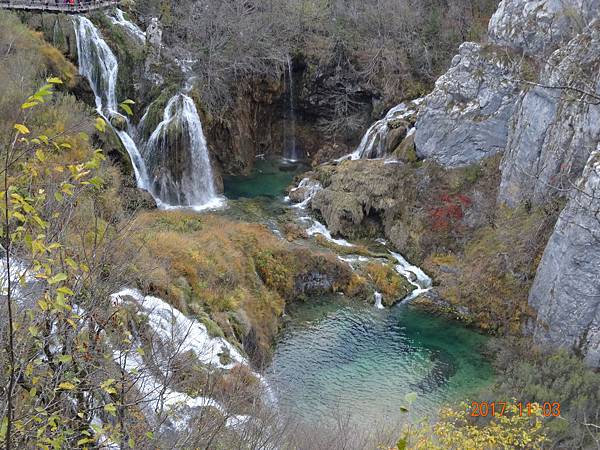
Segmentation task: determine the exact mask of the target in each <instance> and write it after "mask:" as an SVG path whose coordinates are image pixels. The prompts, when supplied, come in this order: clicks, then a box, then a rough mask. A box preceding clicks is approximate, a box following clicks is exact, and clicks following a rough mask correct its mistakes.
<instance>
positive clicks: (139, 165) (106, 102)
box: [75, 16, 148, 189]
mask: <svg viewBox="0 0 600 450" xmlns="http://www.w3.org/2000/svg"><path fill="white" fill-rule="evenodd" d="M75 32H76V36H77V54H78V55H79V73H80V74H81V75H82V76H84V77H85V78H87V79H88V81H89V82H90V86H91V87H92V90H93V91H94V96H95V97H96V109H97V110H98V113H99V114H100V115H102V116H103V117H104V118H106V119H107V122H108V123H110V119H111V118H112V117H115V116H117V117H123V116H122V115H121V114H120V113H119V111H118V102H117V76H118V74H119V63H118V62H117V58H116V57H115V55H114V53H113V52H112V50H111V49H110V47H109V46H108V44H107V43H106V42H105V41H104V39H102V36H101V35H100V32H99V31H98V29H97V28H96V27H95V26H94V24H93V23H92V22H91V21H90V20H89V19H87V18H86V17H84V16H78V17H77V18H76V19H75ZM125 119H127V118H125ZM127 128H129V121H128V120H127ZM115 132H116V133H117V134H118V135H119V137H120V139H121V142H122V143H123V146H124V147H125V149H126V150H127V153H129V157H130V158H131V163H132V165H133V170H134V172H135V178H136V181H137V185H138V187H139V188H141V189H146V187H147V185H148V176H147V173H146V165H145V163H144V159H143V158H142V155H141V154H140V152H139V150H138V148H137V145H136V144H135V141H134V140H133V139H132V138H131V136H130V135H129V133H128V132H127V131H125V130H116V129H115Z"/></svg>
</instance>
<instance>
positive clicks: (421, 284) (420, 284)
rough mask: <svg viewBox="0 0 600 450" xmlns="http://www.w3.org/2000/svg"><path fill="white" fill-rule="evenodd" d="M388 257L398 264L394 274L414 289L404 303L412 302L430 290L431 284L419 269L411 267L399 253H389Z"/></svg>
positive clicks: (429, 279)
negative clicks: (391, 257) (397, 274)
mask: <svg viewBox="0 0 600 450" xmlns="http://www.w3.org/2000/svg"><path fill="white" fill-rule="evenodd" d="M390 255H392V256H393V257H394V259H395V260H396V261H397V262H398V264H397V265H396V272H398V273H399V274H400V275H402V276H403V277H404V278H406V279H407V280H408V282H409V283H410V284H412V285H413V286H414V287H415V288H416V289H415V290H414V291H412V293H411V294H410V295H409V296H408V297H407V298H405V299H404V300H405V301H407V300H413V299H415V298H417V297H418V296H419V295H421V294H424V293H425V292H428V291H429V290H431V287H432V285H433V282H432V281H431V278H429V276H428V275H427V274H426V273H425V272H423V270H422V269H421V268H420V267H417V266H413V265H412V264H410V263H409V262H408V261H407V260H406V259H405V258H404V257H403V256H402V255H401V254H399V253H394V252H390Z"/></svg>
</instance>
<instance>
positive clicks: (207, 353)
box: [111, 289, 275, 431]
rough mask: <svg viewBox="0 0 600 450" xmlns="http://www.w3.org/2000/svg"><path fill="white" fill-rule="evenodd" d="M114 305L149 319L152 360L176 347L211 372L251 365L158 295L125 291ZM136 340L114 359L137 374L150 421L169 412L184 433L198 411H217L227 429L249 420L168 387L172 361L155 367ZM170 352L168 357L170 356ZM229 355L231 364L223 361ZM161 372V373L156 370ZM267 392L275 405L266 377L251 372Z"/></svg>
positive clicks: (174, 425)
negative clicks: (158, 413) (126, 305)
mask: <svg viewBox="0 0 600 450" xmlns="http://www.w3.org/2000/svg"><path fill="white" fill-rule="evenodd" d="M111 298H112V300H113V302H115V303H118V304H121V303H128V302H134V303H135V304H136V305H137V306H138V307H139V309H140V312H141V313H142V314H143V315H145V316H146V317H147V322H146V324H147V326H148V327H149V331H150V333H151V335H152V336H153V339H156V345H155V351H154V353H153V357H154V358H157V359H158V360H157V362H158V363H160V362H161V359H162V358H164V359H165V360H168V359H169V358H172V356H173V355H172V354H171V353H168V352H169V351H170V350H169V349H176V351H177V352H178V353H179V354H186V353H190V354H193V355H195V356H196V357H197V358H198V361H199V362H201V363H202V364H205V365H207V366H208V367H209V368H214V369H217V370H231V369H233V368H234V367H235V366H238V365H244V366H248V365H249V364H248V361H247V360H246V358H244V357H243V356H242V355H241V354H240V352H239V351H238V350H237V349H236V348H235V347H234V346H233V345H231V344H230V343H229V342H228V341H226V340H225V339H224V338H221V337H211V336H210V334H209V333H208V330H207V328H206V326H205V325H204V324H202V323H200V322H198V321H196V320H194V319H191V318H188V317H187V316H186V315H185V314H183V313H182V312H181V311H179V310H178V309H176V308H175V307H173V306H171V305H170V304H168V303H166V302H165V301H164V300H161V299H160V298H157V297H152V296H144V295H143V294H142V293H141V292H139V291H137V290H135V289H123V290H122V291H120V292H118V293H116V294H113V295H112V296H111ZM137 341H138V339H137V338H136V339H134V342H133V344H132V348H131V349H127V350H126V351H124V352H123V351H117V350H115V351H114V352H113V359H114V361H115V362H116V363H117V364H118V365H119V366H121V367H122V368H123V369H124V370H125V371H126V372H128V373H132V374H136V388H137V389H138V390H139V391H140V393H141V394H142V395H143V396H144V397H145V401H144V403H145V407H144V412H145V413H146V415H147V417H148V418H149V419H151V420H154V419H156V417H155V416H156V411H159V410H161V409H162V408H165V412H166V413H167V416H168V419H167V422H166V424H168V425H170V426H171V427H172V428H173V429H175V430H179V431H182V430H185V429H186V428H187V427H188V426H189V424H190V421H191V419H192V418H193V416H194V411H195V410H198V409H202V408H213V409H215V410H217V411H219V412H220V413H221V414H223V416H225V417H227V421H226V425H227V426H228V427H230V428H237V427H239V426H242V425H244V424H245V423H247V422H248V421H250V420H251V419H252V418H251V417H249V416H235V415H234V416H232V415H231V414H229V412H228V411H226V409H225V407H224V406H223V405H222V404H221V403H219V402H217V401H216V400H214V399H212V398H210V397H204V396H198V397H192V396H190V395H188V394H185V393H182V392H178V391H176V390H174V389H172V388H171V387H170V386H168V385H167V384H165V382H164V380H165V379H168V375H169V374H168V373H167V374H165V373H161V372H162V370H164V367H166V366H168V365H169V364H168V363H165V364H162V363H161V364H157V367H156V368H154V367H150V366H149V365H148V363H147V362H146V361H145V360H144V357H143V352H141V351H140V348H141V344H140V343H139V342H137ZM165 352H166V353H165ZM222 355H227V358H226V361H225V362H223V361H222V359H221V356H222ZM156 369H158V372H157V371H156ZM252 374H253V376H254V377H256V379H257V380H258V382H259V383H260V385H261V386H262V388H263V395H264V399H263V400H264V401H265V402H267V403H269V404H273V403H274V402H275V399H274V395H273V392H272V390H271V388H270V387H269V385H268V384H267V382H266V381H265V380H264V378H263V377H262V376H261V375H260V374H258V373H255V372H252Z"/></svg>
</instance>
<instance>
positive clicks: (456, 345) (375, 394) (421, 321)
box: [223, 160, 493, 426]
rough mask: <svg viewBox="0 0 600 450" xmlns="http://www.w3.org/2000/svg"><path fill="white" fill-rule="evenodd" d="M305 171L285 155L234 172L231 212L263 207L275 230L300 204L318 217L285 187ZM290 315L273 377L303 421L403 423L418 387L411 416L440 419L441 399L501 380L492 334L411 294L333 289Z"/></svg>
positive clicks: (229, 187)
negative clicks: (392, 302)
mask: <svg viewBox="0 0 600 450" xmlns="http://www.w3.org/2000/svg"><path fill="white" fill-rule="evenodd" d="M301 172H302V167H297V168H296V170H290V168H289V167H287V166H284V167H283V169H282V167H281V164H280V161H278V160H262V161H258V162H257V165H256V168H255V170H254V172H253V173H252V174H251V175H249V176H245V177H226V178H225V180H224V182H225V194H226V196H227V197H228V198H229V199H232V200H233V201H230V204H229V206H230V208H229V210H228V211H225V212H223V213H224V214H228V215H232V214H233V215H235V214H236V212H237V213H239V212H240V211H242V210H248V209H250V210H251V211H255V210H256V209H257V208H260V209H261V210H262V214H263V216H261V218H260V219H259V218H257V217H255V220H260V221H263V222H264V223H266V224H267V225H269V226H270V227H271V228H272V229H274V231H275V232H277V230H276V225H275V224H276V223H277V215H278V214H287V218H289V217H290V210H292V211H293V212H292V214H294V213H295V217H296V218H297V220H298V221H299V223H302V221H303V220H304V221H308V220H312V219H308V214H307V212H306V211H302V210H297V209H294V208H290V207H289V204H286V203H285V201H284V191H285V188H286V187H287V186H289V185H290V184H291V183H292V180H293V178H294V176H295V175H297V174H299V173H301ZM248 204H252V205H253V207H252V208H248V207H247V206H248ZM244 205H246V206H244ZM316 223H318V222H316ZM308 225H309V224H307V226H308ZM321 226H322V225H321ZM322 227H323V226H322ZM312 228H313V229H314V228H315V225H314V224H313V225H312ZM317 228H318V227H317ZM323 229H324V230H325V232H327V233H328V231H327V230H326V228H325V227H323ZM309 230H310V228H309ZM309 234H310V233H309ZM344 242H345V241H344ZM349 245H351V244H349ZM391 254H392V256H393V257H394V258H395V259H396V260H397V261H398V266H397V270H398V271H399V272H400V273H402V272H403V271H405V270H408V271H410V272H411V273H412V274H414V275H415V277H414V279H415V280H416V282H417V283H421V284H420V285H421V286H423V285H424V286H425V287H427V283H428V282H429V283H430V282H431V280H429V278H428V277H427V276H426V275H425V274H424V273H423V272H422V271H421V270H420V269H419V268H418V267H414V266H411V265H410V264H409V263H408V262H406V260H404V258H402V256H401V255H399V254H395V253H391ZM346 259H348V260H350V259H351V258H346ZM346 259H344V260H346ZM417 283H414V282H413V284H414V285H415V286H417ZM425 290H427V289H418V290H417V291H419V292H424V291H425ZM417 291H415V292H417ZM414 296H416V295H415V294H413V295H411V296H410V297H409V298H408V299H407V300H410V299H411V298H412V297H414ZM375 301H377V299H375ZM286 313H287V314H286V319H287V321H286V325H285V327H284V329H283V332H282V333H281V335H280V338H279V340H278V342H277V345H276V348H275V353H274V356H273V360H272V363H271V365H270V367H269V368H268V369H267V371H266V373H265V377H266V380H267V381H268V383H269V385H270V386H271V388H272V389H273V392H274V394H275V397H276V399H277V404H278V406H279V408H280V410H281V412H282V413H283V417H287V418H288V419H289V420H291V421H293V422H302V423H306V424H308V425H323V424H325V423H327V422H329V421H331V422H334V421H337V420H339V419H340V418H345V419H350V420H351V421H352V423H354V424H355V425H356V426H363V425H365V426H372V425H373V424H374V423H376V422H381V423H388V424H390V423H391V424H395V423H397V422H399V421H400V420H402V418H403V417H404V415H405V413H403V412H401V407H403V406H407V405H406V401H405V396H406V395H407V394H409V393H416V394H417V400H416V401H415V402H414V403H413V404H412V405H411V407H410V411H411V414H412V415H414V416H415V417H422V416H429V417H432V416H434V415H435V414H436V412H437V411H438V410H439V407H440V406H442V405H457V404H458V403H460V402H462V401H464V400H466V399H467V398H468V397H469V396H476V394H477V391H478V390H479V389H481V388H484V387H486V386H487V385H489V384H490V383H491V382H492V381H493V370H492V367H491V365H490V363H489V361H488V360H487V359H486V357H485V355H484V354H483V353H482V352H483V349H484V348H485V343H486V341H487V338H486V337H485V336H483V335H481V334H479V333H476V332H475V331H472V330H469V329H467V328H465V327H463V326H462V325H461V324H459V323H458V322H453V321H449V320H445V319H442V318H440V317H436V316H433V315H431V314H428V313H425V312H422V311H420V310H418V309H417V308H414V307H412V306H411V305H410V304H409V302H408V301H405V302H403V303H401V304H397V305H396V306H394V307H392V308H387V309H386V308H383V309H380V308H378V307H377V305H374V304H366V303H361V302H357V301H350V300H349V299H347V298H345V297H344V296H343V295H329V296H324V297H320V298H314V297H312V298H310V299H309V300H307V301H306V302H303V303H301V302H299V303H296V304H293V305H291V306H290V307H288V310H287V312H286Z"/></svg>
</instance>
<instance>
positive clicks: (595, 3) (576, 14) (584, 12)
mask: <svg viewBox="0 0 600 450" xmlns="http://www.w3.org/2000/svg"><path fill="white" fill-rule="evenodd" d="M599 13H600V0H528V1H524V0H503V1H501V2H500V4H499V5H498V9H497V10H496V13H495V14H494V15H493V16H492V18H491V20H490V25H489V33H488V34H489V38H490V40H491V42H494V43H496V44H498V45H503V46H508V47H512V48H514V49H518V50H521V51H523V52H524V53H525V54H528V55H531V56H536V57H541V56H543V55H548V54H550V53H552V52H553V51H554V50H555V49H556V48H557V47H558V46H560V45H562V44H564V43H565V42H567V41H568V40H569V39H571V38H572V37H573V36H575V35H576V34H578V33H580V32H581V31H582V30H583V28H584V27H585V26H586V25H587V24H588V23H590V22H591V21H592V20H593V19H594V18H595V17H598V16H599Z"/></svg>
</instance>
